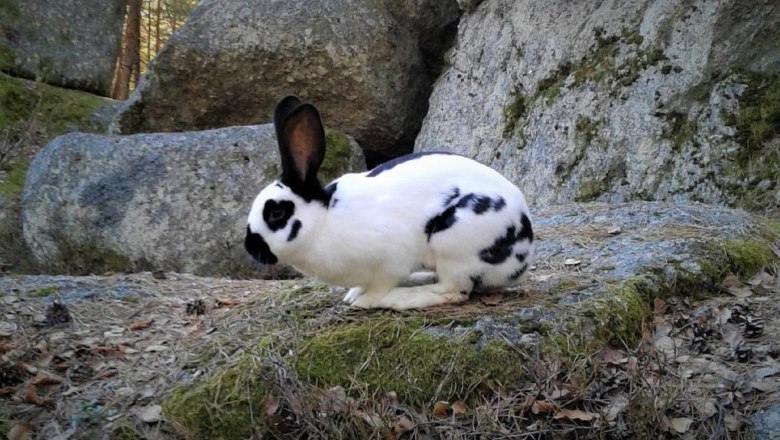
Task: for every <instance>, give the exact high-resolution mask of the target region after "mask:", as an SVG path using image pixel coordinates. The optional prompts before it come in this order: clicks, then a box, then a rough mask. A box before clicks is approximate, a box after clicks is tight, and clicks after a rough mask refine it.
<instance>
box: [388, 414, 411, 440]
mask: <svg viewBox="0 0 780 440" xmlns="http://www.w3.org/2000/svg"><path fill="white" fill-rule="evenodd" d="M414 426H415V425H414V422H413V421H411V420H409V418H408V417H406V416H401V417H400V418H399V419H398V421H397V422H395V426H394V427H393V431H395V433H396V434H398V435H402V434H405V433H407V432H409V431H412V430H414Z"/></svg>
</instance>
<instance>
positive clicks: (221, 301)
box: [214, 296, 238, 308]
mask: <svg viewBox="0 0 780 440" xmlns="http://www.w3.org/2000/svg"><path fill="white" fill-rule="evenodd" d="M214 303H215V304H216V306H217V308H220V307H228V306H233V305H236V304H238V299H237V298H232V297H229V296H223V297H218V298H217V299H216V300H214Z"/></svg>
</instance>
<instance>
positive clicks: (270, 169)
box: [263, 164, 281, 180]
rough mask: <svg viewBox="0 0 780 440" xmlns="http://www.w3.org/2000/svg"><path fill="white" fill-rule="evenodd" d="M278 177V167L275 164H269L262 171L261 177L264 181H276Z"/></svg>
mask: <svg viewBox="0 0 780 440" xmlns="http://www.w3.org/2000/svg"><path fill="white" fill-rule="evenodd" d="M280 175H281V173H280V172H279V167H278V166H276V164H270V165H268V166H266V167H265V168H264V169H263V177H264V178H265V179H266V180H274V179H278V178H279V176H280Z"/></svg>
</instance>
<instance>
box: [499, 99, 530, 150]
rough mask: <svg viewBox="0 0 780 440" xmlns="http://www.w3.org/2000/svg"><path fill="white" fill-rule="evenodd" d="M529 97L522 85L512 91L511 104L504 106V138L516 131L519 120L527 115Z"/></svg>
mask: <svg viewBox="0 0 780 440" xmlns="http://www.w3.org/2000/svg"><path fill="white" fill-rule="evenodd" d="M526 100H527V97H526V96H525V95H524V94H523V89H522V87H518V88H516V89H515V90H514V91H512V94H511V96H510V99H509V104H507V105H506V107H504V132H503V135H504V139H508V138H509V137H510V136H511V135H512V133H514V131H515V128H516V127H517V122H518V121H519V120H520V119H521V118H523V117H525V113H526V110H527V109H526V105H528V104H527V103H526Z"/></svg>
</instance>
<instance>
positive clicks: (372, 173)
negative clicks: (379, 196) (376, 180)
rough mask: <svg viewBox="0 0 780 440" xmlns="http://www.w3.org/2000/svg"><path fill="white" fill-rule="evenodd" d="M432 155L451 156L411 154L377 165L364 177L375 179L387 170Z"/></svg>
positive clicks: (429, 153) (427, 153) (430, 153)
mask: <svg viewBox="0 0 780 440" xmlns="http://www.w3.org/2000/svg"><path fill="white" fill-rule="evenodd" d="M433 154H446V155H452V153H444V152H435V151H431V152H426V153H412V154H406V155H404V156H400V157H396V158H395V159H392V160H388V161H387V162H385V163H382V164H379V165H377V166H376V167H374V169H372V170H371V171H370V172H369V173H368V174H366V177H376V176H378V175H380V174H382V173H384V172H385V171H387V170H391V169H393V168H395V167H396V166H398V165H400V164H402V163H404V162H409V161H410V160H415V159H419V158H421V157H424V156H430V155H433Z"/></svg>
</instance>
